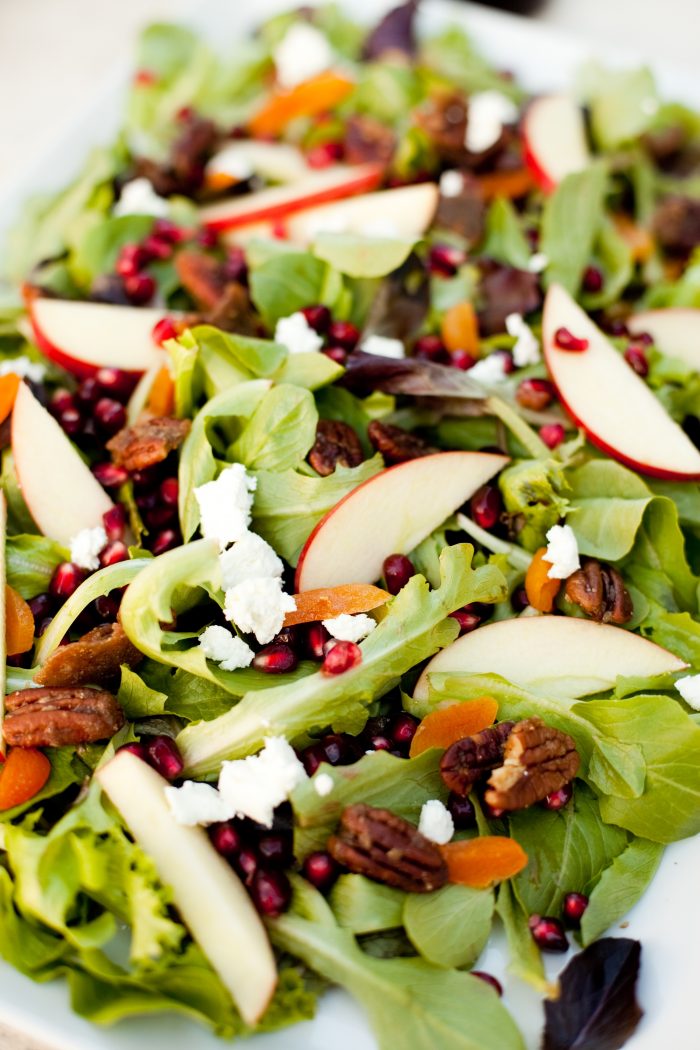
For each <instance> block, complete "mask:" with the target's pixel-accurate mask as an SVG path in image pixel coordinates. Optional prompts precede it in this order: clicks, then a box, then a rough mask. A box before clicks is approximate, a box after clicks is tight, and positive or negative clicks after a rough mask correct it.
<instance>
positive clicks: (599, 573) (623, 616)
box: [565, 558, 633, 624]
mask: <svg viewBox="0 0 700 1050" xmlns="http://www.w3.org/2000/svg"><path fill="white" fill-rule="evenodd" d="M565 595H566V597H567V599H568V600H569V601H570V602H573V603H574V605H578V606H579V608H581V609H583V611H584V612H585V614H586V615H587V616H590V617H591V619H592V620H597V621H598V623H617V624H621V623H628V621H629V620H630V619H631V618H632V612H633V606H632V599H631V597H630V594H629V591H628V590H627V588H626V587H625V584H624V581H623V579H622V576H621V575H620V573H619V572H618V571H617V569H615V568H613V566H612V565H606V564H605V563H604V562H599V561H596V560H595V558H584V559H583V560H582V562H581V568H580V569H577V570H576V572H574V573H573V574H572V575H571V576H569V578H568V579H567V581H566V590H565Z"/></svg>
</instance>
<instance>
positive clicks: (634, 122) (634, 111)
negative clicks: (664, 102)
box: [581, 62, 659, 150]
mask: <svg viewBox="0 0 700 1050" xmlns="http://www.w3.org/2000/svg"><path fill="white" fill-rule="evenodd" d="M581 81H582V89H583V92H584V94H585V96H586V97H587V98H588V100H589V105H590V110H591V127H592V130H593V137H594V139H595V140H596V142H597V143H598V145H599V146H600V147H601V149H604V150H610V149H615V148H616V147H617V146H621V145H623V144H625V143H629V142H631V141H632V140H633V139H635V138H637V137H638V136H639V135H642V134H643V133H644V132H645V131H647V130H648V129H649V128H650V127H651V125H652V124H653V123H654V119H655V117H656V113H657V111H658V109H659V97H658V93H657V90H656V84H655V82H654V76H653V74H652V72H651V70H650V69H648V68H647V67H637V68H634V69H624V70H622V69H621V70H617V69H606V68H605V67H603V66H601V65H600V64H599V63H597V62H591V63H590V64H589V65H588V66H586V67H585V68H584V69H583V71H582V73H581Z"/></svg>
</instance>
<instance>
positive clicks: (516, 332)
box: [506, 314, 542, 368]
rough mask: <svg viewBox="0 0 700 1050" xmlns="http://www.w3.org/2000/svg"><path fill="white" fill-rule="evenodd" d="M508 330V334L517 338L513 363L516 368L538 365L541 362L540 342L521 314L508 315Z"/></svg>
mask: <svg viewBox="0 0 700 1050" xmlns="http://www.w3.org/2000/svg"><path fill="white" fill-rule="evenodd" d="M506 331H507V332H508V335H512V336H513V337H514V338H515V346H514V347H513V363H514V364H515V366H516V368H524V367H525V366H526V365H536V364H538V363H539V362H540V360H541V358H542V355H541V354H540V344H539V342H538V340H537V337H536V336H535V334H534V332H533V331H532V329H531V328H530V325H529V324H527V323H526V322H525V321H524V320H523V318H522V315H521V314H508V316H507V317H506Z"/></svg>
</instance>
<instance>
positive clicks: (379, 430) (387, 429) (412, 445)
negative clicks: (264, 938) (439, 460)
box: [367, 419, 437, 466]
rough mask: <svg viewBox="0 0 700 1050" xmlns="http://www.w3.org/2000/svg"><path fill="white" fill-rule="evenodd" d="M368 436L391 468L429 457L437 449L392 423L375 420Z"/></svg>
mask: <svg viewBox="0 0 700 1050" xmlns="http://www.w3.org/2000/svg"><path fill="white" fill-rule="evenodd" d="M367 436H368V438H369V440H370V441H371V442H372V445H373V447H374V448H376V450H377V452H381V454H382V456H383V457H384V460H385V462H386V463H387V464H388V465H389V466H393V464H394V463H405V462H406V461H407V460H409V459H419V458H420V457H421V456H429V455H430V454H431V453H432V452H436V451H437V449H434V448H430V446H429V445H428V444H427V442H425V441H424V440H423V438H421V437H418V435H417V434H409V432H408V431H407V430H402V429H401V427H394V426H392V425H391V424H390V423H380V421H379V420H378V419H373V420H372V422H371V423H370V424H369V426H368V427H367Z"/></svg>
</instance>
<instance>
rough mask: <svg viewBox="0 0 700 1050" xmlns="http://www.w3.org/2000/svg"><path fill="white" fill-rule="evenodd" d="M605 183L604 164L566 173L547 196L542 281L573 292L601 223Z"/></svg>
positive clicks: (576, 287)
mask: <svg viewBox="0 0 700 1050" xmlns="http://www.w3.org/2000/svg"><path fill="white" fill-rule="evenodd" d="M606 183H607V170H606V167H605V164H604V163H602V162H600V161H598V162H596V163H594V164H591V165H590V167H588V168H587V169H586V170H585V171H580V172H576V173H575V174H572V175H567V176H566V178H565V179H563V180H562V181H561V182H560V183H559V185H558V186H557V188H556V189H555V191H554V192H553V193H552V194H551V196H550V197H548V198H547V201H546V203H545V206H544V212H543V215H542V237H541V242H540V248H541V251H542V252H543V253H544V255H546V256H547V259H548V260H549V265H548V267H547V270H546V274H545V283H546V284H547V285H548V286H549V285H551V284H562V285H563V286H564V287H565V288H566V290H567V291H568V292H570V293H571V294H572V295H576V293H577V292H578V290H579V288H580V285H581V279H582V277H583V271H584V269H585V267H586V266H587V264H588V262H589V259H590V256H591V252H592V250H593V245H594V243H595V239H596V235H597V233H598V229H599V227H600V223H601V216H602V215H603V214H604V212H603V202H604V200H605V190H606Z"/></svg>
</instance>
